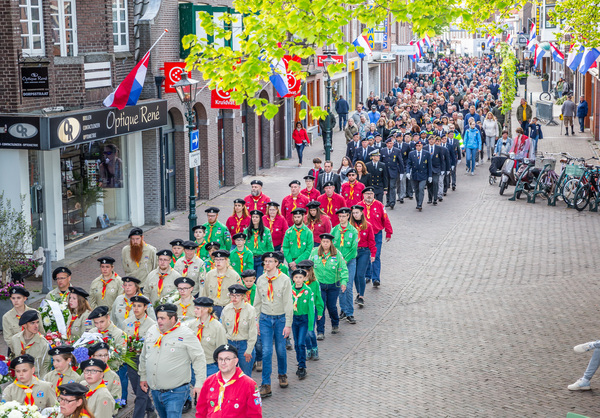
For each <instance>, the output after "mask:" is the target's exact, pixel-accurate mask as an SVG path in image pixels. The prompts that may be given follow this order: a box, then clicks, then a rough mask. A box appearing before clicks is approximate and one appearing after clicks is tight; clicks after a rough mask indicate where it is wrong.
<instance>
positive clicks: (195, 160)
mask: <svg viewBox="0 0 600 418" xmlns="http://www.w3.org/2000/svg"><path fill="white" fill-rule="evenodd" d="M199 166H200V151H194V152H190V168H196V167H199Z"/></svg>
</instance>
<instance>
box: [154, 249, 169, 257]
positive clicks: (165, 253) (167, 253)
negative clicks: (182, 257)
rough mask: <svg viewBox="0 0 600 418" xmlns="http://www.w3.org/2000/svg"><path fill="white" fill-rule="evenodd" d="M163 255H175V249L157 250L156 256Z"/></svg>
mask: <svg viewBox="0 0 600 418" xmlns="http://www.w3.org/2000/svg"><path fill="white" fill-rule="evenodd" d="M161 255H163V256H165V255H166V256H167V257H173V251H171V250H160V251H157V252H156V256H157V257H160V256H161Z"/></svg>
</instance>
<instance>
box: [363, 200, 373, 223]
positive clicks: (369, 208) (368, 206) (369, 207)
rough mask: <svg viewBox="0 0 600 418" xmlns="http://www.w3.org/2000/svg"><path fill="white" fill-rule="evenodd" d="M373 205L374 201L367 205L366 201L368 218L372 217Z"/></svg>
mask: <svg viewBox="0 0 600 418" xmlns="http://www.w3.org/2000/svg"><path fill="white" fill-rule="evenodd" d="M371 206H373V203H371V204H370V205H367V202H365V210H366V211H367V220H369V219H370V218H371Z"/></svg>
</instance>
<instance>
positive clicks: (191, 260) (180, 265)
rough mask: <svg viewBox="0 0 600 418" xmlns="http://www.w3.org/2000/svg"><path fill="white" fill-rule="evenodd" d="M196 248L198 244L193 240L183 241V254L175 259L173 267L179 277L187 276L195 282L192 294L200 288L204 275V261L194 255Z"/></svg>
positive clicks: (202, 284)
mask: <svg viewBox="0 0 600 418" xmlns="http://www.w3.org/2000/svg"><path fill="white" fill-rule="evenodd" d="M196 248H198V244H196V243H195V242H193V241H185V242H184V243H183V252H184V253H185V255H184V256H183V257H181V258H180V259H179V260H177V262H176V263H175V267H174V268H175V270H176V271H177V272H178V273H179V275H180V276H181V277H188V278H190V279H192V280H193V281H194V282H195V283H196V285H195V286H194V294H196V293H199V292H200V291H201V290H202V287H203V286H204V279H205V276H206V270H205V266H204V261H203V260H202V259H200V257H198V256H197V255H196Z"/></svg>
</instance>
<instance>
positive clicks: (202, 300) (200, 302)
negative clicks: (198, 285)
mask: <svg viewBox="0 0 600 418" xmlns="http://www.w3.org/2000/svg"><path fill="white" fill-rule="evenodd" d="M194 305H195V306H203V307H205V308H212V307H213V306H215V302H214V301H213V300H212V299H211V298H207V297H206V296H202V297H199V298H196V299H194Z"/></svg>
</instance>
